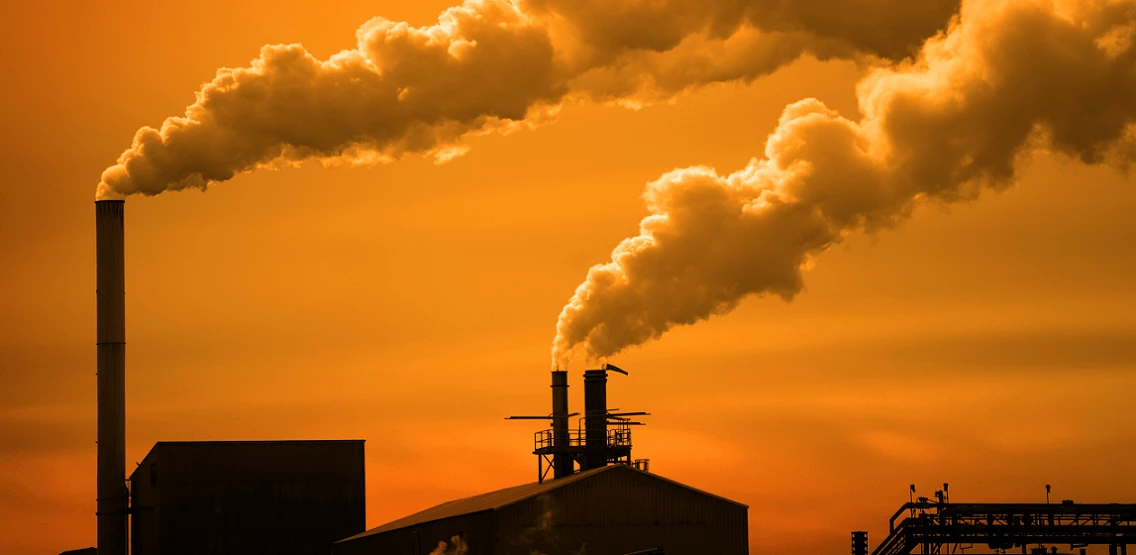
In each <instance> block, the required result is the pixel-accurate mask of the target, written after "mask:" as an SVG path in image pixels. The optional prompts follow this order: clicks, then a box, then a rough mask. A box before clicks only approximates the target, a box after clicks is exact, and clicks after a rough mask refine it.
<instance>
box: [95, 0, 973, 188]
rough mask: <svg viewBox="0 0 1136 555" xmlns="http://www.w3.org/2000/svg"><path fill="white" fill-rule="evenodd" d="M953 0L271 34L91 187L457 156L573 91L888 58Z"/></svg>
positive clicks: (450, 20) (515, 17)
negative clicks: (336, 46)
mask: <svg viewBox="0 0 1136 555" xmlns="http://www.w3.org/2000/svg"><path fill="white" fill-rule="evenodd" d="M956 9H957V0H925V1H923V2H910V1H909V0H873V1H872V2H868V3H863V2H860V1H857V0H773V1H771V0H718V1H708V0H626V1H621V2H616V3H613V2H602V1H599V0H467V1H466V2H465V3H464V4H462V5H461V6H459V7H454V8H450V9H449V10H446V11H445V12H443V13H442V14H441V16H440V17H439V18H438V23H437V24H435V25H432V26H429V27H412V26H410V25H408V24H406V23H403V22H395V21H390V20H387V19H383V18H376V19H373V20H371V21H369V22H367V23H366V24H364V25H363V26H362V27H360V28H359V30H358V32H357V38H358V46H357V47H356V48H355V49H352V50H346V51H343V52H340V53H338V54H335V55H333V56H331V57H330V58H329V59H327V60H320V59H317V58H316V57H314V56H313V55H311V54H310V53H309V52H307V51H306V50H305V49H304V48H303V47H302V46H300V45H296V44H292V45H276V46H266V47H264V48H263V49H262V50H261V52H260V56H259V57H258V58H256V59H255V60H253V61H252V63H251V65H250V66H249V67H246V68H238V69H229V68H223V69H220V70H218V72H217V75H216V77H215V78H214V79H213V80H212V81H210V82H208V83H205V84H204V85H202V87H201V89H200V90H199V91H198V92H197V102H195V103H194V104H193V105H191V106H189V107H187V108H186V111H185V114H184V115H183V116H178V117H170V118H168V119H166V120H165V122H163V123H162V125H161V126H160V127H159V128H157V129H155V128H152V127H143V128H141V129H139V130H138V132H137V133H136V135H135V137H134V141H133V144H132V145H131V147H130V148H129V149H128V150H126V151H125V152H123V153H122V155H121V156H120V157H119V159H118V162H117V164H115V165H113V166H111V167H109V168H107V169H106V171H104V172H103V174H102V179H101V181H100V183H99V184H98V187H97V191H96V197H97V198H110V197H116V196H123V195H131V194H139V193H140V194H146V195H156V194H159V193H161V192H163V191H167V190H180V189H185V188H199V189H204V188H205V187H207V186H208V185H209V184H212V183H217V182H221V181H225V180H228V179H231V178H232V177H233V176H235V175H237V174H239V173H242V172H248V171H252V170H255V169H258V168H263V167H274V166H279V165H287V164H294V163H298V162H300V161H303V160H307V159H317V160H321V161H323V162H324V163H329V164H368V163H376V162H382V161H387V160H392V159H397V158H398V157H400V156H404V155H407V154H425V155H432V156H434V157H436V159H437V160H439V161H445V160H447V159H449V158H452V157H454V156H457V155H460V154H461V153H462V152H463V151H464V147H463V146H462V145H461V143H460V139H461V138H462V137H463V136H465V135H467V134H470V133H488V132H493V131H508V130H511V129H514V128H517V127H519V126H524V125H532V124H535V123H538V122H539V121H541V120H543V119H546V118H547V117H548V116H550V115H552V114H554V113H555V112H556V109H557V108H558V107H559V106H561V105H562V104H563V103H564V102H569V101H581V100H597V101H604V102H617V103H625V104H629V105H639V104H642V103H644V102H650V101H653V100H658V99H661V98H667V97H670V96H673V95H674V94H676V93H678V92H680V91H683V90H686V89H689V88H692V87H697V86H699V85H703V84H706V83H712V82H721V81H732V80H750V79H754V78H756V77H758V76H760V75H763V74H766V73H768V72H770V71H772V70H774V69H776V68H777V67H779V66H781V65H783V64H785V63H787V62H789V61H792V60H793V59H795V58H796V57H798V56H800V55H801V54H802V53H805V52H811V53H813V54H814V55H816V56H818V57H820V58H827V57H835V56H841V57H854V58H863V59H869V58H875V57H883V58H893V59H899V58H902V57H903V56H905V55H908V54H910V53H911V52H914V50H915V48H916V47H917V45H918V44H919V43H921V42H922V40H923V39H924V38H926V37H927V36H930V35H932V34H933V33H935V31H936V30H938V29H940V28H942V27H943V26H944V25H945V23H946V21H947V20H948V19H949V18H950V16H951V14H952V13H954V12H955V10H956Z"/></svg>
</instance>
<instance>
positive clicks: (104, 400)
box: [95, 200, 129, 555]
mask: <svg viewBox="0 0 1136 555" xmlns="http://www.w3.org/2000/svg"><path fill="white" fill-rule="evenodd" d="M125 204H126V203H125V202H123V201H121V200H100V201H95V244H96V259H95V268H96V271H95V273H96V275H97V278H96V281H97V287H98V288H97V289H96V297H97V300H98V315H97V321H98V336H97V337H98V422H99V423H98V472H97V479H96V486H97V495H98V501H97V503H98V513H97V518H98V552H99V555H126V549H127V512H128V502H129V500H128V493H127V490H126V286H125V275H124V274H125V266H124V262H123V208H124V205H125Z"/></svg>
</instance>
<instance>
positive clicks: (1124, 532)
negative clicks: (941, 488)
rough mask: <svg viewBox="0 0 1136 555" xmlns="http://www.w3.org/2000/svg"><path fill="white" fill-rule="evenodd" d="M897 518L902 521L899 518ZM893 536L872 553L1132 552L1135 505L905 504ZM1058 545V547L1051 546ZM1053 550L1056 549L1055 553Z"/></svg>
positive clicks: (892, 522)
mask: <svg viewBox="0 0 1136 555" xmlns="http://www.w3.org/2000/svg"><path fill="white" fill-rule="evenodd" d="M897 521H898V522H897ZM888 530H889V534H888V536H887V538H885V539H884V541H883V542H882V543H880V545H879V546H878V547H876V549H875V550H874V551H872V555H906V554H910V553H921V554H943V553H968V555H976V552H973V551H970V552H967V550H969V549H970V548H972V547H975V546H985V547H986V548H989V549H990V552H991V553H1010V552H1012V551H1011V550H1017V549H1019V548H1020V549H1021V553H1023V554H1029V553H1047V551H1046V546H1059V545H1068V546H1069V548H1070V550H1072V549H1076V548H1082V547H1086V546H1089V545H1107V546H1109V553H1110V555H1127V553H1128V546H1129V545H1132V544H1136V504H1119V503H1111V504H1076V503H1073V502H1071V501H1064V502H1062V503H1060V504H1056V503H1055V504H1049V503H1037V504H1029V503H1024V504H1023V503H949V502H943V501H938V502H935V501H922V500H920V501H918V502H914V503H907V504H905V505H903V507H901V508H900V509H899V510H898V511H896V513H895V514H894V515H892V517H891V520H890V521H889V523H888ZM1051 549H1053V547H1051ZM1053 552H1054V553H1055V552H1056V551H1053Z"/></svg>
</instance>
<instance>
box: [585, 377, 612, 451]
mask: <svg viewBox="0 0 1136 555" xmlns="http://www.w3.org/2000/svg"><path fill="white" fill-rule="evenodd" d="M584 460H585V462H586V465H585V466H586V468H588V469H592V468H599V467H601V466H607V370H587V371H585V372H584Z"/></svg>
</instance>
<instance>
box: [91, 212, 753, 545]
mask: <svg viewBox="0 0 1136 555" xmlns="http://www.w3.org/2000/svg"><path fill="white" fill-rule="evenodd" d="M123 208H124V202H123V201H121V200H100V201H96V202H95V223H96V236H97V238H96V243H97V283H98V289H97V298H98V469H97V474H98V476H97V478H98V488H97V489H98V513H97V516H98V553H99V555H126V554H127V539H128V530H130V532H129V536H130V539H131V540H132V541H133V552H134V553H135V554H136V555H150V554H156V553H161V554H163V555H176V554H179V553H185V554H187V555H188V554H191V553H192V554H194V555H222V554H237V553H239V554H240V555H256V554H272V555H288V554H291V553H296V554H300V553H305V554H312V555H319V554H320V553H328V552H330V551H331V550H332V549H333V547H332V546H333V543H332V542H334V541H335V540H340V541H338V542H337V543H334V551H335V553H343V554H355V553H374V554H376V555H378V554H383V555H396V554H415V555H427V554H429V553H430V552H431V551H433V550H434V549H435V548H436V547H437V546H438V545H439V544H440V543H441V542H452V541H454V538H455V537H456V538H457V541H459V542H461V543H463V544H464V545H467V546H469V548H470V550H469V553H471V554H479V555H480V554H484V555H506V554H514V553H516V554H523V555H530V554H531V553H533V552H534V551H540V552H542V553H545V554H547V555H558V554H560V553H565V554H567V553H579V552H580V550H581V549H586V552H587V553H592V554H609V553H610V554H620V555H622V554H624V553H631V552H642V551H644V550H647V551H651V550H654V549H655V548H661V549H658V550H657V551H656V552H665V553H668V554H669V555H684V554H689V555H714V554H722V555H734V554H737V555H742V554H745V553H748V532H747V529H748V524H747V516H746V513H747V508H746V506H745V505H742V504H740V503H736V502H733V501H730V500H728V499H724V498H721V497H718V496H715V495H711V494H708V493H704V492H701V491H699V490H696V489H694V488H691V487H688V486H684V485H682V484H679V483H677V482H674V481H671V480H667V479H665V478H662V477H660V476H657V475H654V474H651V473H649V472H647V461H646V460H635V459H633V458H632V457H631V427H632V426H637V425H641V424H642V423H641V422H636V421H633V420H632V417H634V416H646V415H647V413H645V412H614V411H613V410H609V408H608V406H607V378H608V372H609V371H611V372H617V373H621V374H626V372H624V371H623V370H621V369H619V368H617V367H615V366H612V365H610V364H608V365H604V367H603V368H600V369H597V370H588V371H586V372H584V405H585V415H584V417H583V418H582V419H581V421H580V422H579V425H577V427H576V429H574V430H573V429H572V428H571V426H570V423H569V419H570V418H571V417H572V416H576V414H574V413H569V411H568V374H567V372H563V371H556V372H553V373H552V382H553V383H552V413H551V414H549V415H547V416H536V417H520V418H522V419H534V418H535V419H546V420H551V423H552V428H551V429H549V430H542V431H539V432H537V433H536V435H535V439H534V448H533V453H534V454H535V455H536V456H537V482H536V483H533V484H528V485H523V486H518V487H514V488H509V489H505V490H500V491H497V492H492V493H487V494H484V495H479V496H476V497H471V498H468V499H462V500H458V501H453V502H450V503H446V504H444V505H441V506H439V507H435V508H433V509H428V510H426V511H423V512H420V513H417V514H415V515H411V516H409V517H406V518H404V519H401V520H398V521H395V522H392V523H390V524H387V525H385V526H380V527H378V528H375V529H373V530H370V531H367V532H364V531H363V529H364V527H365V522H364V510H365V501H364V483H363V480H364V471H363V468H364V461H363V442H362V441H358V440H353V441H245V442H159V443H158V444H157V445H155V447H154V449H153V450H152V451H151V452H150V454H149V455H147V456H146V458H145V459H144V460H143V461H142V462H141V463H139V465H138V467H137V468H136V469H135V470H134V472H133V474H132V475H131V476H130V481H129V484H130V487H129V488H128V487H127V482H126V480H125V479H124V476H123V474H124V471H125V466H126V426H125V421H126V419H125V413H126V402H125V397H126V363H125V360H126V324H125V319H126V317H125V312H126V311H125V276H124V273H125V272H124V248H123V245H124V240H123V239H124V235H123V234H124V210H123ZM545 463H547V465H546V464H545ZM550 472H551V473H552V475H553V478H554V479H553V480H546V478H547V477H548V474H549V473H550ZM131 522H132V523H133V526H132V527H131V526H128V525H129V524H130V523H131Z"/></svg>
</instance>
